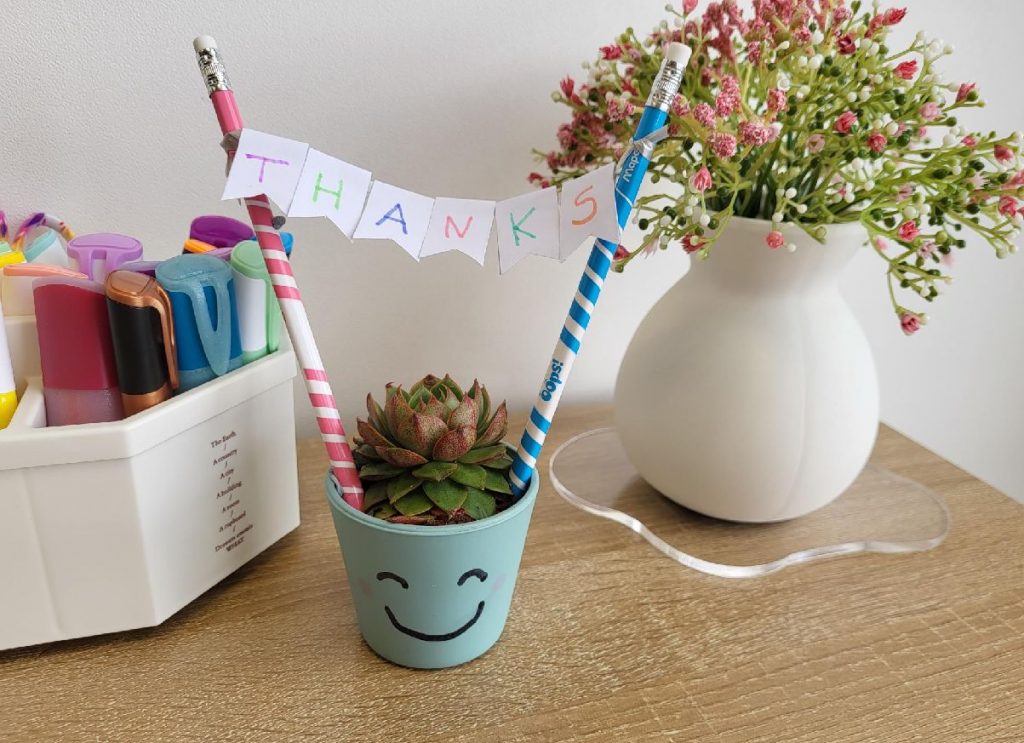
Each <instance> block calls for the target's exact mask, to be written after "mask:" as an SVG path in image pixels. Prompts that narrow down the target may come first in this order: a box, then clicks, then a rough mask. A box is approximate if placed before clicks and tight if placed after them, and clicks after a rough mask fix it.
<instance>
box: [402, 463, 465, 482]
mask: <svg viewBox="0 0 1024 743" xmlns="http://www.w3.org/2000/svg"><path fill="white" fill-rule="evenodd" d="M458 468H459V465H457V464H456V463H455V462H427V463H426V464H425V465H423V466H422V467H417V468H416V469H414V470H413V471H412V473H413V474H414V475H415V476H416V477H418V478H420V479H421V480H433V481H434V482H440V481H441V480H444V479H446V478H448V477H450V476H451V474H452V473H453V472H455V470H457V469H458Z"/></svg>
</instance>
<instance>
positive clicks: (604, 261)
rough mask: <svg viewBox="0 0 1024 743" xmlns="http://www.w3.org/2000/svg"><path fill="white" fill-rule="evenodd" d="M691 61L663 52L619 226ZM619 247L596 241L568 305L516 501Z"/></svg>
mask: <svg viewBox="0 0 1024 743" xmlns="http://www.w3.org/2000/svg"><path fill="white" fill-rule="evenodd" d="M689 60H690V48H689V47H688V46H686V45H685V44H680V43H678V42H673V43H671V44H669V45H668V47H667V48H666V49H665V59H664V61H663V62H662V63H661V70H660V71H659V72H658V76H657V77H656V78H655V80H654V84H653V85H652V87H651V94H650V96H649V97H648V98H647V104H646V105H645V106H644V113H643V116H641V118H640V123H639V124H638V125H637V130H636V134H635V135H634V136H633V144H632V147H631V148H630V150H629V151H628V152H627V153H626V156H625V158H624V159H623V163H622V167H621V169H620V171H619V175H618V179H617V180H616V183H615V206H616V209H617V210H618V216H619V226H620V227H622V228H625V226H626V223H627V222H628V221H629V216H630V213H631V212H632V211H633V202H634V201H635V199H636V195H637V193H638V192H639V191H640V184H641V182H642V181H643V179H644V175H645V174H646V173H647V166H648V165H649V164H650V159H651V153H652V151H653V149H654V145H655V143H657V142H658V141H659V140H660V139H662V138H663V137H664V136H665V129H664V127H665V122H666V121H667V120H668V112H669V110H670V108H671V106H672V102H673V101H674V100H675V97H676V94H677V93H678V92H679V86H680V85H681V84H682V81H683V71H684V70H685V69H686V64H687V62H689ZM617 247H618V246H617V245H615V244H614V243H611V242H609V241H607V240H595V241H594V247H593V249H592V250H591V252H590V259H589V260H588V261H587V267H586V268H585V269H584V270H583V276H582V277H581V278H580V283H579V287H578V288H577V290H576V295H575V296H574V297H573V300H572V305H571V306H570V307H569V314H568V315H567V316H566V318H565V325H564V326H563V327H562V332H561V333H560V334H559V336H558V343H557V344H556V345H555V350H554V353H553V354H552V358H551V363H550V364H549V365H548V369H547V373H546V374H545V375H544V383H543V384H542V385H541V389H540V393H539V394H538V395H537V402H536V404H535V405H534V407H533V410H532V411H531V413H530V419H529V420H528V421H527V423H526V430H525V431H523V436H522V438H521V439H520V441H519V448H518V449H517V450H516V456H515V459H514V460H513V462H512V469H511V471H510V472H509V477H510V479H511V480H512V490H513V492H514V494H515V496H516V497H517V498H518V497H520V496H522V495H523V494H524V493H525V492H526V489H527V487H528V485H529V482H530V479H531V478H532V477H533V474H534V472H535V471H536V469H537V460H538V459H539V458H540V452H541V449H542V448H543V447H544V439H546V438H547V435H548V429H549V428H550V427H551V421H552V420H553V419H554V417H555V409H556V408H557V407H558V401H559V400H560V399H561V397H562V390H564V389H565V382H566V380H567V379H568V378H569V373H570V372H571V371H572V365H573V362H574V361H575V360H576V354H577V353H579V350H580V345H581V344H582V343H583V336H584V334H585V333H586V332H587V326H588V325H589V324H590V317H591V315H592V314H593V312H594V307H595V305H596V304H597V300H598V298H599V297H600V296H601V288H602V287H603V286H604V280H605V278H606V277H607V276H608V270H609V269H610V268H611V265H612V259H613V256H614V255H615V250H616V248H617Z"/></svg>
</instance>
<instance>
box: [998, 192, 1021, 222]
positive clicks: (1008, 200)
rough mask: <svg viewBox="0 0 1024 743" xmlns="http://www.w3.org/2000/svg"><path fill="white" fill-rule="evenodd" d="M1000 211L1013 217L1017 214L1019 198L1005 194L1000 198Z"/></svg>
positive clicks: (1006, 215) (1005, 215)
mask: <svg viewBox="0 0 1024 743" xmlns="http://www.w3.org/2000/svg"><path fill="white" fill-rule="evenodd" d="M999 213H1000V214H1002V215H1003V216H1004V217H1009V218H1010V219H1013V217H1014V216H1015V215H1016V214H1017V199H1015V198H1013V197H1012V196H1004V197H1003V198H1001V199H999Z"/></svg>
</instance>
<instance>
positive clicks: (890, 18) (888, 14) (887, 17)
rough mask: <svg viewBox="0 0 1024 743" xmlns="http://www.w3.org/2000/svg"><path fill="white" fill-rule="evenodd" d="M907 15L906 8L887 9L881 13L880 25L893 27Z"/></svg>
mask: <svg viewBox="0 0 1024 743" xmlns="http://www.w3.org/2000/svg"><path fill="white" fill-rule="evenodd" d="M906 14H907V9H906V8H889V9H888V10H886V11H885V12H884V13H882V23H884V24H885V25H886V26H895V25H896V24H897V23H899V22H900V21H902V20H903V18H904V16H906Z"/></svg>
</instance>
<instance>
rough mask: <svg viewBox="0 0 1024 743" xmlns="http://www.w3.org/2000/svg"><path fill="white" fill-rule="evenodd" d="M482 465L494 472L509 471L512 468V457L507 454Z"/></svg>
mask: <svg viewBox="0 0 1024 743" xmlns="http://www.w3.org/2000/svg"><path fill="white" fill-rule="evenodd" d="M480 464H482V465H483V466H484V467H487V468H488V469H492V470H507V469H508V468H509V467H511V466H512V457H510V456H509V455H508V454H505V455H503V456H500V457H497V458H495V459H488V460H487V461H486V462H481V463H480Z"/></svg>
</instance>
